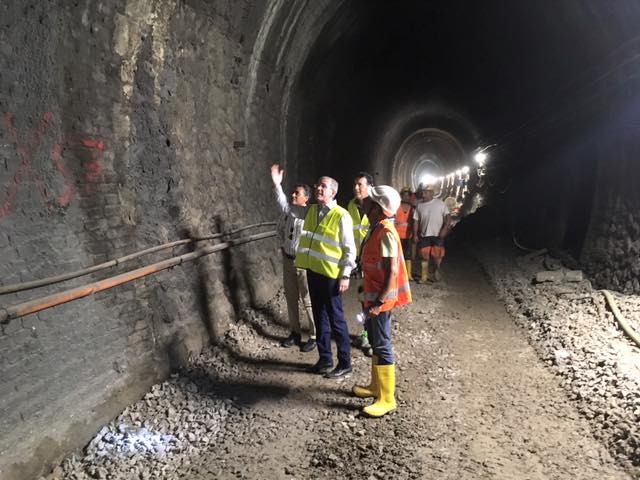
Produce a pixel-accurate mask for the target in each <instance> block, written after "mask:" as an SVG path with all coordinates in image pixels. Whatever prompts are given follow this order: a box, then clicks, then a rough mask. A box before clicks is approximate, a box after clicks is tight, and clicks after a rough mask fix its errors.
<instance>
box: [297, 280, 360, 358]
mask: <svg viewBox="0 0 640 480" xmlns="http://www.w3.org/2000/svg"><path fill="white" fill-rule="evenodd" d="M307 281H308V282H309V295H310V296H311V308H312V309H313V320H314V322H315V324H316V341H317V342H318V353H319V354H320V362H322V363H324V364H327V365H333V355H332V354H331V336H332V335H333V337H334V338H335V341H336V345H337V347H338V364H339V365H340V366H341V367H345V368H346V367H350V366H351V345H350V342H349V329H348V328H347V322H346V321H345V319H344V312H343V310H342V297H341V296H340V293H339V292H338V280H336V279H333V278H329V277H325V276H324V275H319V274H317V273H314V272H312V271H311V270H307Z"/></svg>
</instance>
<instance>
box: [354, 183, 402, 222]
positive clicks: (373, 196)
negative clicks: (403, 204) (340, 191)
mask: <svg viewBox="0 0 640 480" xmlns="http://www.w3.org/2000/svg"><path fill="white" fill-rule="evenodd" d="M367 193H368V195H367V196H366V197H365V198H364V199H363V201H362V206H363V209H364V212H365V213H366V214H367V217H369V220H370V221H371V222H373V223H376V222H378V221H380V220H382V219H383V218H385V217H392V216H394V215H395V214H396V211H397V210H398V207H400V194H399V193H398V192H397V191H396V190H395V189H394V188H393V187H389V186H388V185H378V186H377V187H369V189H368V192H367Z"/></svg>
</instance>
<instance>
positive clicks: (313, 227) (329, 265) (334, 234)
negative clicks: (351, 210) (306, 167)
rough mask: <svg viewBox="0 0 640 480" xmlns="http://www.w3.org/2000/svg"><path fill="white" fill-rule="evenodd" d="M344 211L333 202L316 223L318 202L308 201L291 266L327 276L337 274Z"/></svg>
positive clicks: (340, 256) (340, 252) (340, 254)
mask: <svg viewBox="0 0 640 480" xmlns="http://www.w3.org/2000/svg"><path fill="white" fill-rule="evenodd" d="M343 215H348V212H347V211H346V210H345V209H344V208H342V207H340V206H338V205H336V206H335V207H333V208H332V209H331V210H329V212H328V213H327V214H326V215H325V216H324V218H323V219H322V221H321V222H320V223H318V205H311V207H309V211H308V212H307V216H306V217H305V218H304V226H303V227H302V233H301V234H300V241H299V242H298V251H297V252H296V260H295V266H296V267H298V268H306V269H309V270H311V271H312V272H315V273H317V274H320V275H324V276H325V277H329V278H338V275H340V269H341V267H342V264H341V262H340V260H341V258H342V252H343V248H342V241H341V238H340V220H341V219H342V216H343Z"/></svg>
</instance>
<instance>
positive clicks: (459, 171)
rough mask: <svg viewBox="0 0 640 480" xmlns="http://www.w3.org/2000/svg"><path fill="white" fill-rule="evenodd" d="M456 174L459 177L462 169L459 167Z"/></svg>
mask: <svg viewBox="0 0 640 480" xmlns="http://www.w3.org/2000/svg"><path fill="white" fill-rule="evenodd" d="M456 175H457V176H458V177H461V176H462V170H461V169H460V170H456Z"/></svg>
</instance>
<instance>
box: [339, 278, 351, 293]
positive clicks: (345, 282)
mask: <svg viewBox="0 0 640 480" xmlns="http://www.w3.org/2000/svg"><path fill="white" fill-rule="evenodd" d="M348 289H349V279H348V278H341V279H340V281H339V282H338V292H340V293H344V292H346V291H347V290H348Z"/></svg>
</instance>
